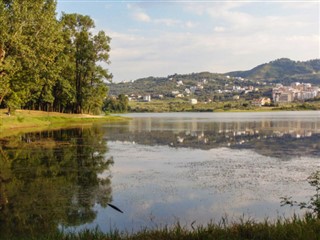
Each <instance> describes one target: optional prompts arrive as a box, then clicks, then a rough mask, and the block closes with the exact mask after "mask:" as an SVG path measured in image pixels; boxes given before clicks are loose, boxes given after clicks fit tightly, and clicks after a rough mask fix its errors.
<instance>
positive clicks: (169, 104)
mask: <svg viewBox="0 0 320 240" xmlns="http://www.w3.org/2000/svg"><path fill="white" fill-rule="evenodd" d="M129 106H130V111H131V112H265V111H277V110H280V111H303V110H320V101H314V102H306V103H299V102H294V103H288V104H282V105H280V106H263V107H256V106H252V105H251V104H250V102H248V101H245V100H239V101H227V102H210V103H204V102H199V103H197V104H195V105H192V104H191V103H189V102H188V101H186V100H183V99H174V100H153V101H151V102H133V101H132V102H130V103H129Z"/></svg>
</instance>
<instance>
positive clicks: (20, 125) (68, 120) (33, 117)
mask: <svg viewBox="0 0 320 240" xmlns="http://www.w3.org/2000/svg"><path fill="white" fill-rule="evenodd" d="M6 112H7V111H6V110H5V109H0V137H4V136H8V135H12V134H16V133H18V132H27V131H30V130H32V131H35V130H43V129H48V128H61V127H70V126H80V125H84V124H92V123H96V122H114V121H123V120H125V118H123V117H117V116H94V115H88V114H64V113H56V112H43V111H31V110H16V111H15V112H14V113H13V114H12V115H11V116H8V115H7V114H6Z"/></svg>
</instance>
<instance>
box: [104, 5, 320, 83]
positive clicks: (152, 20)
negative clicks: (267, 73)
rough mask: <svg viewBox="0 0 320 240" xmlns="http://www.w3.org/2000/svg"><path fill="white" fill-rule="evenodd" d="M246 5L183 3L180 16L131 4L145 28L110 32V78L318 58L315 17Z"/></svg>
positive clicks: (224, 68) (224, 70)
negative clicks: (183, 13)
mask: <svg viewBox="0 0 320 240" xmlns="http://www.w3.org/2000/svg"><path fill="white" fill-rule="evenodd" d="M245 4H248V3H234V2H228V3H221V2H220V3H219V4H217V3H215V4H184V5H183V6H184V10H185V11H187V12H188V14H189V15H186V16H187V17H186V16H185V17H184V18H180V17H179V15H175V17H171V16H170V15H165V14H164V15H163V16H164V17H163V18H159V15H153V14H152V11H151V9H148V12H147V13H146V12H145V11H146V10H145V9H141V8H137V7H134V8H133V7H132V6H130V11H131V12H133V14H134V16H135V19H136V20H138V21H142V22H147V23H149V24H148V27H149V28H148V29H147V28H145V29H135V30H134V31H130V29H127V30H126V32H122V33H119V32H111V33H110V36H111V38H112V42H111V61H112V64H111V65H110V71H111V72H112V73H113V74H114V78H115V81H121V80H130V79H137V78H141V77H146V76H166V75H168V74H173V73H176V72H177V73H190V72H199V71H211V72H227V71H233V70H246V69H250V68H252V67H255V66H256V65H258V64H261V63H264V62H268V61H271V60H274V59H277V58H280V57H288V58H291V59H294V60H307V59H311V58H319V57H320V56H319V54H320V52H319V51H320V45H319V44H320V37H319V36H318V33H319V22H318V21H314V16H313V17H310V16H308V14H310V13H309V12H306V13H301V12H299V13H298V15H297V13H295V14H293V13H292V12H291V11H289V12H286V13H285V14H279V12H277V11H278V10H277V11H275V12H270V13H269V14H268V12H267V13H264V15H263V16H260V15H259V14H256V13H255V14H253V12H254V11H251V14H249V13H248V12H249V11H247V12H244V9H246V8H243V7H245V6H246V5H245ZM251 7H252V6H251ZM190 13H191V14H193V15H191V16H190ZM313 15H314V13H313ZM156 16H157V17H158V18H157V17H156ZM188 18H189V19H192V21H191V20H189V21H188V20H185V19H188ZM160 26H165V27H168V28H166V29H165V30H164V29H163V28H160ZM150 31H153V32H152V34H150ZM107 33H109V32H108V31H107ZM147 33H148V34H147Z"/></svg>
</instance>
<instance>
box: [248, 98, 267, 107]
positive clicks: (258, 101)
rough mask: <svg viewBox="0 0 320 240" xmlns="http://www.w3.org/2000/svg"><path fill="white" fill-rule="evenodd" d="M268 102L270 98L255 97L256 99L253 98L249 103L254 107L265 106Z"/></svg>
mask: <svg viewBox="0 0 320 240" xmlns="http://www.w3.org/2000/svg"><path fill="white" fill-rule="evenodd" d="M270 103H271V99H270V98H257V99H253V100H252V102H251V104H252V105H253V106H256V107H261V106H265V105H267V104H270Z"/></svg>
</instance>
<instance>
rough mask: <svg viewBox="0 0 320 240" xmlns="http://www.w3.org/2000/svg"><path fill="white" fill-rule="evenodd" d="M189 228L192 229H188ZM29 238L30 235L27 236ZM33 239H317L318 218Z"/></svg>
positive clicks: (88, 232)
mask: <svg viewBox="0 0 320 240" xmlns="http://www.w3.org/2000/svg"><path fill="white" fill-rule="evenodd" d="M190 229H191V230H190ZM29 239H30V238H29ZM33 239H64V240H80V239H81V240H82V239H83V240H84V239H85V240H88V239H97V240H108V239H116V240H120V239H124V240H170V239H171V240H180V239H186V240H189V239H190V240H194V239H228V240H232V239H234V240H238V239H239V240H240V239H241V240H244V239H260V240H263V239H270V240H271V239H272V240H291V239H296V240H299V239H301V240H306V239H308V240H316V239H320V219H318V218H316V217H314V216H311V215H306V216H305V217H304V218H298V217H293V218H292V219H290V220H287V219H278V220H277V221H275V222H270V221H267V220H266V221H264V222H255V221H253V220H250V219H249V220H240V221H239V223H231V224H229V223H228V221H226V220H224V219H223V220H222V221H220V223H219V224H213V223H210V224H208V225H207V226H198V227H193V226H192V227H191V226H189V227H187V226H181V225H180V224H176V225H175V226H173V227H171V228H170V227H163V228H157V229H153V230H148V229H145V230H141V231H139V232H137V233H128V232H120V231H116V230H114V231H112V232H110V233H102V232H101V231H99V230H84V231H82V232H80V233H61V232H60V233H56V234H53V235H50V236H45V237H39V236H37V237H35V238H33Z"/></svg>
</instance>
